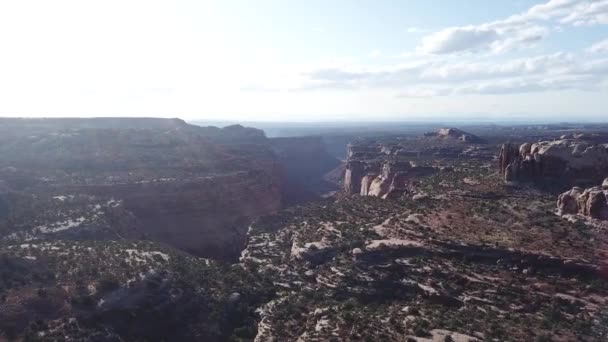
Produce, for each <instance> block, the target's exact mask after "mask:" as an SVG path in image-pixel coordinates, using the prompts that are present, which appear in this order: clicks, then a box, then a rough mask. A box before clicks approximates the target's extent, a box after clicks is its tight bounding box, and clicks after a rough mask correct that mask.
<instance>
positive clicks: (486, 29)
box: [418, 0, 608, 54]
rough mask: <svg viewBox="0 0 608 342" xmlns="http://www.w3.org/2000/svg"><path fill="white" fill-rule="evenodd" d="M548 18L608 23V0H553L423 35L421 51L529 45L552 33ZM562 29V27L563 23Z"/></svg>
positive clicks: (563, 21) (496, 49) (575, 22)
mask: <svg viewBox="0 0 608 342" xmlns="http://www.w3.org/2000/svg"><path fill="white" fill-rule="evenodd" d="M545 21H557V22H558V23H561V24H569V25H576V26H580V25H597V24H608V0H550V1H548V2H546V3H544V4H540V5H536V6H533V7H531V8H530V9H529V10H527V11H526V12H524V13H521V14H517V15H513V16H510V17H508V18H505V19H501V20H496V21H492V22H487V23H483V24H479V25H467V26H455V27H448V28H445V29H442V30H440V31H437V32H434V33H431V34H429V35H427V36H425V37H423V38H422V41H421V44H420V45H419V46H418V51H420V52H422V53H428V54H451V53H458V52H475V51H490V52H494V53H500V52H504V51H507V50H511V49H514V48H518V47H522V46H530V45H533V44H534V43H536V42H538V41H540V40H542V39H543V38H544V37H546V36H547V35H548V33H549V31H550V30H549V28H548V27H547V26H545V25H544V22H545ZM558 27H560V29H558V31H559V30H561V26H558Z"/></svg>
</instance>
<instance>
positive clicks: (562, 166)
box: [499, 139, 608, 186]
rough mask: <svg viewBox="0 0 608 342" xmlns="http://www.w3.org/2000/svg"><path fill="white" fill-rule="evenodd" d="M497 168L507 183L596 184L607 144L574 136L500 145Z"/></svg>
mask: <svg viewBox="0 0 608 342" xmlns="http://www.w3.org/2000/svg"><path fill="white" fill-rule="evenodd" d="M499 167H500V172H501V174H502V175H503V177H504V180H505V182H507V183H517V182H544V183H548V182H553V183H555V184H560V185H565V186H573V185H588V184H598V183H601V182H602V180H603V179H604V178H605V177H606V174H608V144H606V143H603V144H597V143H591V142H589V141H587V140H577V139H560V140H555V141H543V142H538V143H525V144H522V145H521V146H519V147H518V146H515V145H512V144H504V145H503V146H502V148H501V151H500V155H499Z"/></svg>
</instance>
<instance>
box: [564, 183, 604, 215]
mask: <svg viewBox="0 0 608 342" xmlns="http://www.w3.org/2000/svg"><path fill="white" fill-rule="evenodd" d="M607 196H608V190H605V189H602V188H601V187H593V188H589V189H585V190H583V189H581V188H578V187H574V188H572V189H571V190H569V191H567V192H564V193H563V194H561V195H560V196H559V197H558V200H557V208H558V210H559V212H560V213H561V214H579V215H583V216H587V217H591V218H594V219H608V201H607V200H606V198H607Z"/></svg>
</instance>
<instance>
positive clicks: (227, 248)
mask: <svg viewBox="0 0 608 342" xmlns="http://www.w3.org/2000/svg"><path fill="white" fill-rule="evenodd" d="M0 133H5V134H2V135H1V136H0V156H1V157H2V158H0V192H1V193H2V194H3V195H2V196H0V239H1V240H16V239H20V238H26V239H48V238H52V239H85V238H94V239H123V238H125V239H141V238H144V239H150V240H154V241H158V242H163V243H167V244H169V245H172V246H174V247H177V248H179V249H181V250H184V251H187V252H189V253H192V254H195V255H199V256H204V257H212V258H219V259H224V260H234V259H235V258H236V257H237V256H238V255H239V253H240V251H241V250H242V249H243V248H244V244H245V239H246V233H247V228H248V226H249V223H250V222H251V221H252V220H253V219H254V218H256V217H258V216H261V215H265V214H269V213H272V212H275V211H277V210H279V209H280V208H281V207H283V206H285V205H290V204H293V203H302V202H303V201H309V200H312V199H315V198H318V197H319V195H321V194H322V193H325V192H327V191H331V190H334V187H335V185H333V184H331V183H329V182H326V181H323V179H322V177H323V175H324V174H325V173H326V172H328V171H330V170H331V169H332V168H334V167H335V166H336V165H337V164H338V161H337V160H336V159H335V158H333V157H331V156H329V155H328V154H327V152H326V151H325V148H324V146H323V144H322V142H321V140H320V139H319V138H315V137H305V138H280V139H272V140H271V139H268V138H266V136H265V135H264V132H263V131H261V130H258V129H253V128H245V127H243V126H240V125H234V126H228V127H225V128H222V129H220V128H217V127H199V126H193V125H188V124H186V123H185V122H183V121H181V120H178V119H149V120H148V119H33V120H28V119H3V120H0ZM15 198H17V199H18V200H15Z"/></svg>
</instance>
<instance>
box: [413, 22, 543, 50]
mask: <svg viewBox="0 0 608 342" xmlns="http://www.w3.org/2000/svg"><path fill="white" fill-rule="evenodd" d="M548 32H549V30H548V29H547V28H545V27H543V26H539V25H535V24H532V23H530V22H526V21H523V20H521V18H519V17H511V18H507V19H505V20H501V21H495V22H490V23H485V24H482V25H476V26H474V25H468V26H459V27H448V28H446V29H443V30H441V31H438V32H435V33H432V34H430V35H427V36H425V37H424V38H423V39H422V43H421V44H420V45H419V46H418V51H420V52H422V53H429V54H450V53H455V52H474V51H491V52H494V53H498V52H503V51H506V50H509V49H512V48H515V47H518V46H527V45H532V44H534V43H535V42H537V41H539V40H541V39H543V38H544V37H545V36H546V35H547V34H548Z"/></svg>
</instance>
